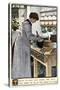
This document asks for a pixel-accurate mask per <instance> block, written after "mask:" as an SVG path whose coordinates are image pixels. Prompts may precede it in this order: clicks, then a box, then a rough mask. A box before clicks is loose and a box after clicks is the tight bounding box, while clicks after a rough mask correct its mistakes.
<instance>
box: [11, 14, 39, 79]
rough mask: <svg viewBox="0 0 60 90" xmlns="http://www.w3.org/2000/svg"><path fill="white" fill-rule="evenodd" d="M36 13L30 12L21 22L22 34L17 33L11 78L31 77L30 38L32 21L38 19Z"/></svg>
mask: <svg viewBox="0 0 60 90" xmlns="http://www.w3.org/2000/svg"><path fill="white" fill-rule="evenodd" d="M38 19H39V18H38V14H37V13H35V12H32V13H30V15H29V19H27V20H25V21H24V22H23V23H22V36H21V35H20V34H18V36H17V39H15V40H16V43H15V47H14V56H13V68H12V78H13V79H18V78H23V77H31V61H30V40H31V37H32V30H31V29H32V23H34V22H36V21H37V20H38Z"/></svg>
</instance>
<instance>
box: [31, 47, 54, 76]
mask: <svg viewBox="0 0 60 90" xmlns="http://www.w3.org/2000/svg"><path fill="white" fill-rule="evenodd" d="M31 50H32V51H33V53H34V54H33V53H31V56H32V57H33V60H34V77H38V68H37V66H38V63H37V62H39V63H40V64H42V65H44V66H45V67H46V77H48V76H51V72H50V69H51V66H50V64H51V62H50V56H51V52H52V50H53V48H51V47H44V50H45V51H44V62H43V61H42V60H40V59H39V58H38V57H39V54H40V53H41V49H40V48H38V47H33V46H31Z"/></svg>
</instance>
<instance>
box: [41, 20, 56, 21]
mask: <svg viewBox="0 0 60 90" xmlns="http://www.w3.org/2000/svg"><path fill="white" fill-rule="evenodd" d="M40 21H57V20H40Z"/></svg>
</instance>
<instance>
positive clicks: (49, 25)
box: [40, 24, 56, 27]
mask: <svg viewBox="0 0 60 90" xmlns="http://www.w3.org/2000/svg"><path fill="white" fill-rule="evenodd" d="M40 26H44V27H56V25H41V24H40Z"/></svg>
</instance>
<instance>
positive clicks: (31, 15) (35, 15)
mask: <svg viewBox="0 0 60 90" xmlns="http://www.w3.org/2000/svg"><path fill="white" fill-rule="evenodd" d="M29 18H33V19H36V20H39V17H38V14H37V13H35V12H31V13H30V15H29Z"/></svg>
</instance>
